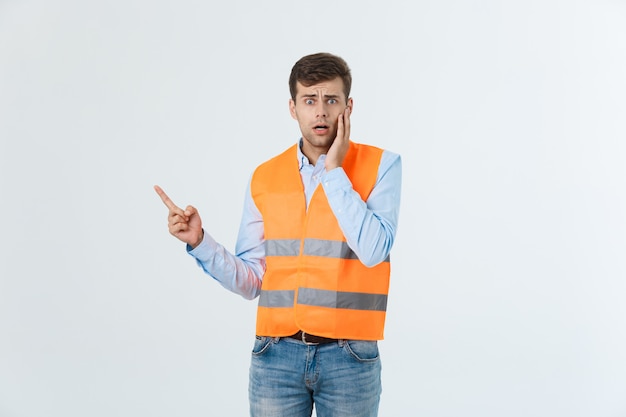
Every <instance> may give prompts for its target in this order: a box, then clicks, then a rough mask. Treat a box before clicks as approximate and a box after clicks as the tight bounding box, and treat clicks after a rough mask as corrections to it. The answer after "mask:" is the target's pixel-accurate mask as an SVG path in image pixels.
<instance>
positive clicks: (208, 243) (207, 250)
mask: <svg viewBox="0 0 626 417" xmlns="http://www.w3.org/2000/svg"><path fill="white" fill-rule="evenodd" d="M218 246H219V244H218V243H217V242H216V241H215V239H213V238H212V237H211V235H209V234H208V233H207V232H206V231H205V232H204V236H203V237H202V242H200V244H199V245H198V246H196V247H195V248H192V247H191V245H189V244H187V248H186V249H187V253H188V254H189V255H191V256H193V257H194V258H196V259H197V260H198V261H200V262H206V261H208V260H210V259H211V257H212V256H213V254H214V253H215V252H216V250H217V247H218Z"/></svg>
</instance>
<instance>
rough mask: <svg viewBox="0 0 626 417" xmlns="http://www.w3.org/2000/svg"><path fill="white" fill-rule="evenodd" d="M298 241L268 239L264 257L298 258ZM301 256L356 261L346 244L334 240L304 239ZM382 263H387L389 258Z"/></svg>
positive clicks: (354, 255)
mask: <svg viewBox="0 0 626 417" xmlns="http://www.w3.org/2000/svg"><path fill="white" fill-rule="evenodd" d="M299 254H300V240H298V239H270V240H266V241H265V256H298V255H299ZM302 254H303V255H309V256H323V257H326V258H340V259H358V257H357V256H356V254H355V253H354V251H353V250H352V249H350V246H348V243H346V242H340V241H336V240H322V239H304V248H303V250H302ZM384 262H389V256H387V259H385V260H384Z"/></svg>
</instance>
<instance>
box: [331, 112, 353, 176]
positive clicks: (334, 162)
mask: <svg viewBox="0 0 626 417" xmlns="http://www.w3.org/2000/svg"><path fill="white" fill-rule="evenodd" d="M350 111H351V110H350V107H346V109H345V110H344V111H343V113H341V114H340V115H339V118H338V120H337V137H336V138H335V140H334V141H333V144H332V145H331V147H330V149H329V150H328V154H327V155H326V163H325V167H326V171H330V170H331V169H335V168H338V167H340V166H341V165H342V164H343V160H344V158H345V157H346V153H347V152H348V147H349V146H350Z"/></svg>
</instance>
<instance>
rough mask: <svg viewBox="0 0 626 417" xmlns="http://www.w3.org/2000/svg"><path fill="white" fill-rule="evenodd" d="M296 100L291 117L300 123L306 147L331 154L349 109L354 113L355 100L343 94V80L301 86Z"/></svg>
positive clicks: (291, 103) (290, 104) (290, 108)
mask: <svg viewBox="0 0 626 417" xmlns="http://www.w3.org/2000/svg"><path fill="white" fill-rule="evenodd" d="M296 86H297V88H296V91H297V94H296V98H295V100H293V99H290V100H289V111H290V112H291V117H293V118H294V119H296V120H297V121H298V124H299V125H300V131H301V132H302V138H303V141H304V143H303V146H304V147H306V148H309V147H313V148H316V149H317V150H322V151H323V153H325V152H327V151H328V149H329V148H330V145H332V144H333V141H334V140H335V137H336V136H337V123H338V122H337V121H338V118H339V115H340V114H342V113H343V111H344V110H345V109H346V107H349V108H350V111H352V99H351V98H350V99H347V100H346V96H345V95H344V92H343V81H342V79H341V78H339V77H337V78H334V79H332V80H330V81H323V82H320V83H318V84H313V85H311V86H309V87H305V86H303V85H302V84H300V83H299V82H298V83H297V85H296Z"/></svg>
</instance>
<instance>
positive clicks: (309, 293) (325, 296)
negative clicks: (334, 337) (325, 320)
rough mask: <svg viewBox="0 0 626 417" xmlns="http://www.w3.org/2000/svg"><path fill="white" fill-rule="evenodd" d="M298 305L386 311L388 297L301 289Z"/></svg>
mask: <svg viewBox="0 0 626 417" xmlns="http://www.w3.org/2000/svg"><path fill="white" fill-rule="evenodd" d="M298 304H306V305H309V306H317V307H329V308H345V309H349V310H372V311H386V310H387V295H385V294H368V293H362V292H341V291H329V290H318V289H313V288H300V289H299V290H298Z"/></svg>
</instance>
